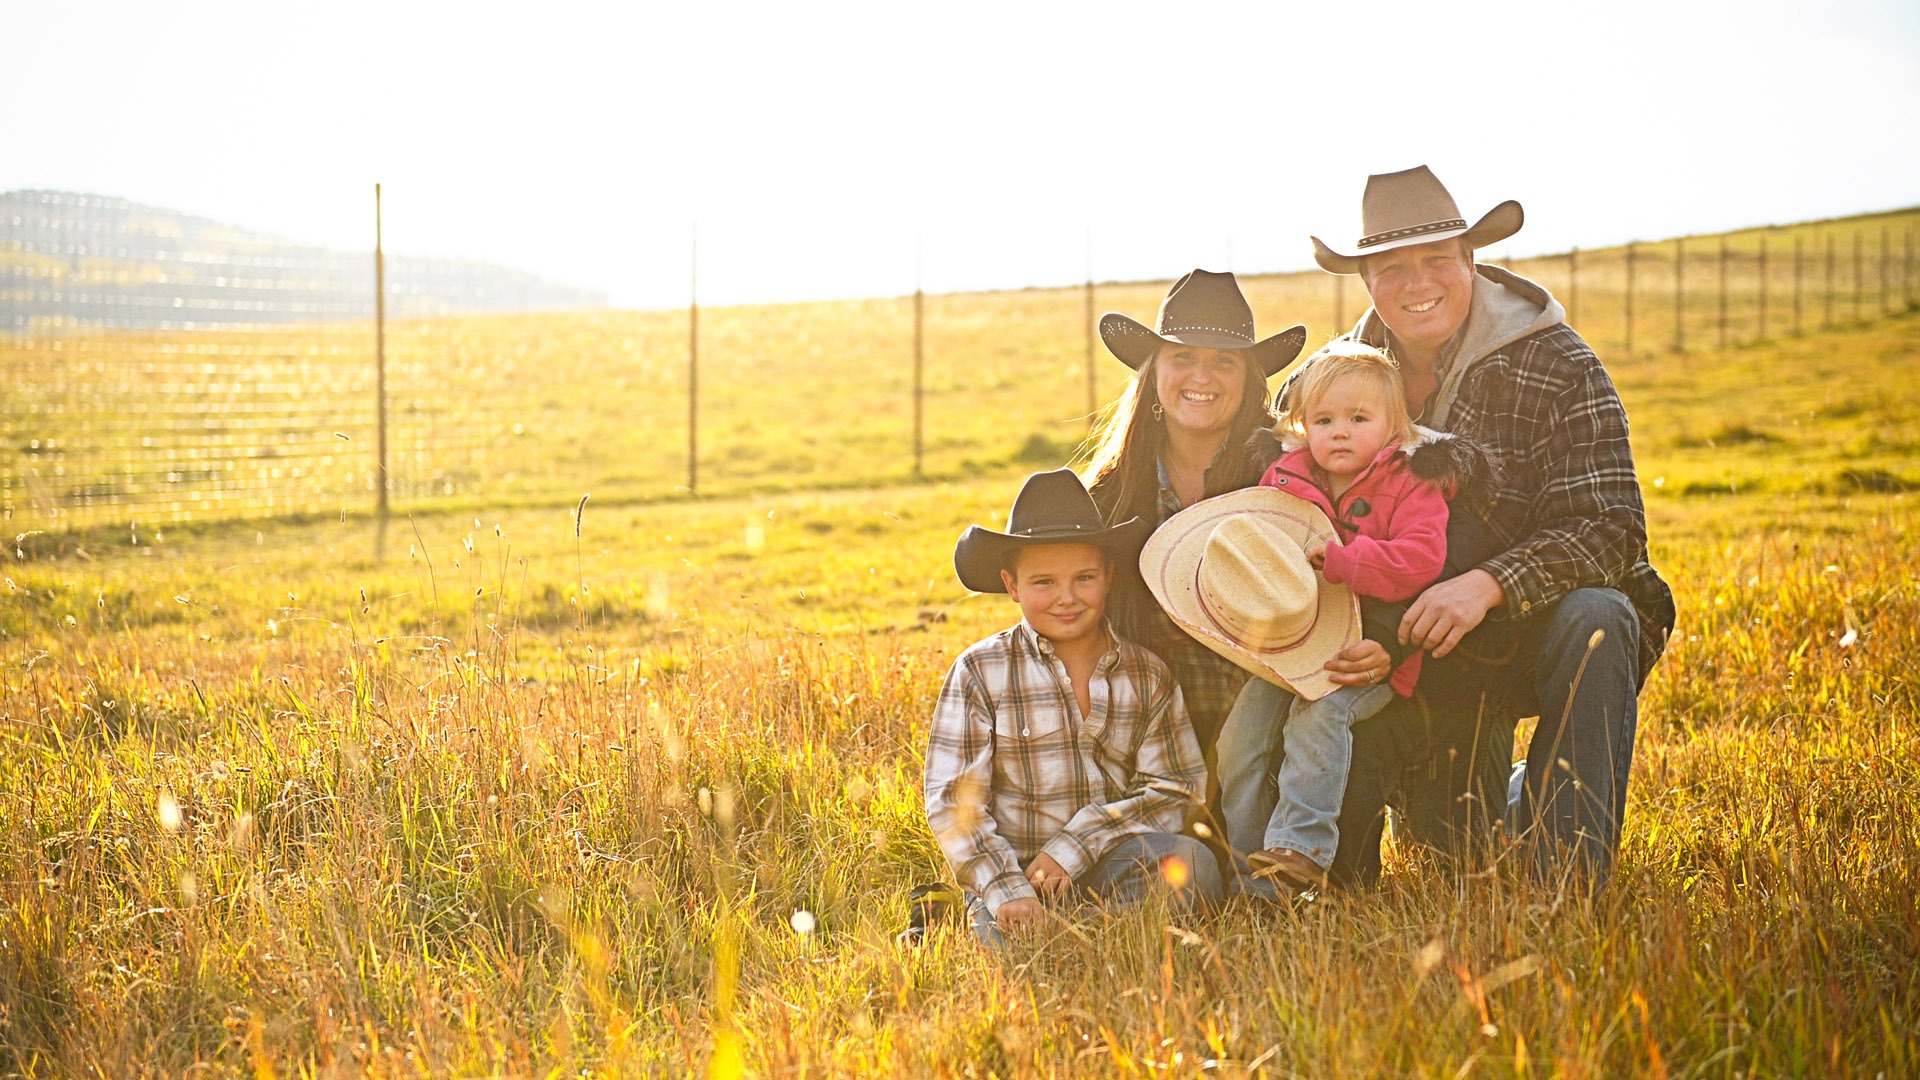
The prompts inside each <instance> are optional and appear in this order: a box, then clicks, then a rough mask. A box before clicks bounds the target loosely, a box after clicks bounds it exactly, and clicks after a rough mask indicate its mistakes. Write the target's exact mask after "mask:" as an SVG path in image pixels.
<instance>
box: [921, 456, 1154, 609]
mask: <svg viewBox="0 0 1920 1080" xmlns="http://www.w3.org/2000/svg"><path fill="white" fill-rule="evenodd" d="M1148 531H1149V530H1148V528H1147V523H1146V522H1145V521H1142V520H1141V519H1140V518H1137V517H1136V518H1131V519H1129V520H1127V521H1123V522H1121V523H1120V524H1118V525H1108V524H1107V523H1106V522H1104V521H1102V520H1100V511H1099V509H1098V508H1096V507H1095V506H1094V505H1093V496H1091V495H1089V494H1087V486H1086V485H1085V484H1083V483H1081V482H1080V478H1079V477H1078V476H1076V475H1074V472H1073V470H1072V469H1055V470H1054V471H1052V472H1043V473H1034V474H1033V475H1032V476H1029V477H1027V482H1026V483H1024V484H1022V485H1021V486H1020V494H1019V495H1017V496H1015V497H1014V500H1013V509H1012V510H1011V511H1009V512H1008V514H1007V531H1006V532H1003V533H999V532H994V531H993V530H992V529H985V528H981V527H980V526H978V525H969V526H967V531H966V532H963V533H961V534H960V542H959V543H957V544H955V545H953V569H954V571H955V572H956V573H958V574H959V575H960V584H962V585H965V586H966V587H967V588H969V589H972V590H973V591H974V592H981V593H996V592H997V593H1003V592H1006V591H1007V588H1006V585H1005V584H1004V583H1003V582H1001V580H1000V571H1001V570H1002V569H1004V568H1005V567H1006V566H1007V564H1008V563H1009V562H1011V561H1012V556H1013V553H1014V552H1015V551H1016V550H1017V549H1019V548H1022V547H1025V546H1027V545H1029V544H1092V545H1093V546H1095V547H1097V548H1099V549H1100V550H1102V551H1104V552H1106V553H1107V555H1108V556H1109V557H1110V558H1112V559H1113V561H1114V562H1116V563H1123V564H1126V563H1131V562H1132V561H1133V560H1134V559H1136V558H1138V557H1139V555H1140V545H1141V544H1142V543H1144V542H1145V541H1146V538H1147V533H1148Z"/></svg>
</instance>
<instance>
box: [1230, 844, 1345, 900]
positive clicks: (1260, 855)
mask: <svg viewBox="0 0 1920 1080" xmlns="http://www.w3.org/2000/svg"><path fill="white" fill-rule="evenodd" d="M1247 864H1248V865H1250V866H1252V867H1253V876H1254V877H1262V878H1272V879H1274V880H1275V881H1276V882H1279V883H1281V884H1284V885H1287V886H1289V887H1290V888H1292V889H1293V890H1294V891H1295V892H1306V891H1307V890H1309V889H1324V888H1326V887H1327V872H1326V871H1325V870H1322V869H1320V864H1319V863H1316V862H1314V861H1313V860H1312V859H1309V858H1307V857H1306V856H1305V855H1302V854H1301V853H1299V852H1297V851H1289V850H1288V849H1286V848H1268V849H1267V850H1265V851H1256V852H1254V853H1253V854H1251V855H1249V856H1247Z"/></svg>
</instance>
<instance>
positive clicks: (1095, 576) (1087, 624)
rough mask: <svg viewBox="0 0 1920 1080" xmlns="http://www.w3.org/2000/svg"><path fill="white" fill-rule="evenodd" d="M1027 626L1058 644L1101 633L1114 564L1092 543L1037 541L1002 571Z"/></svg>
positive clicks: (1010, 594)
mask: <svg viewBox="0 0 1920 1080" xmlns="http://www.w3.org/2000/svg"><path fill="white" fill-rule="evenodd" d="M1000 581H1001V583H1002V584H1004V585H1005V586H1006V587H1007V595H1008V596H1011V597H1013V600H1014V603H1017V604H1019V605H1020V613H1021V614H1022V615H1025V616H1026V617H1027V625H1029V626H1031V627H1033V628H1034V630H1035V631H1037V632H1039V634H1040V635H1041V636H1042V637H1045V638H1047V639H1048V640H1049V641H1052V642H1053V643H1054V644H1055V645H1062V644H1065V643H1068V642H1076V641H1080V640H1082V639H1085V638H1088V637H1090V636H1092V635H1095V634H1098V633H1100V620H1101V617H1102V616H1104V615H1105V614H1106V611H1107V590H1108V589H1109V588H1111V587H1112V585H1113V568H1112V566H1110V565H1109V564H1108V562H1107V557H1106V555H1105V554H1104V553H1103V552H1102V551H1101V550H1100V549H1099V548H1097V547H1094V546H1093V545H1092V544H1032V545H1029V546H1028V547H1026V548H1025V549H1023V550H1022V551H1021V552H1020V554H1019V556H1018V557H1017V558H1016V559H1015V560H1014V568H1013V570H1011V571H1007V570H1002V571H1000Z"/></svg>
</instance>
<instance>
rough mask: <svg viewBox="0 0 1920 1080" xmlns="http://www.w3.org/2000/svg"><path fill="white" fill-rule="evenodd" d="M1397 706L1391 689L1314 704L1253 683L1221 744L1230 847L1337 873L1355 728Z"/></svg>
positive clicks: (1339, 692) (1354, 690)
mask: <svg viewBox="0 0 1920 1080" xmlns="http://www.w3.org/2000/svg"><path fill="white" fill-rule="evenodd" d="M1392 699H1393V688H1392V687H1390V686H1388V685H1387V684H1385V683H1379V684H1376V685H1373V686H1342V687H1340V688H1339V689H1336V690H1335V691H1334V692H1333V693H1331V694H1328V695H1327V696H1326V697H1323V698H1321V699H1320V700H1318V701H1308V700H1306V699H1305V698H1300V697H1296V696H1294V695H1293V694H1291V693H1288V692H1287V691H1286V690H1283V689H1281V688H1280V687H1278V686H1275V685H1274V684H1273V683H1270V682H1268V681H1266V680H1265V679H1248V680H1247V684H1246V685H1245V686H1244V687H1242V688H1241V690H1240V696H1239V698H1237V699H1236V700H1235V701H1234V703H1233V711H1231V712H1229V713H1228V714H1227V720H1226V723H1225V724H1224V725H1223V726H1222V727H1221V729H1220V741H1219V742H1218V743H1217V744H1216V752H1217V754H1218V759H1219V763H1220V765H1219V769H1220V809H1221V815H1222V816H1223V817H1224V818H1225V819H1226V822H1225V824H1226V828H1227V843H1228V844H1230V845H1232V847H1233V849H1234V850H1235V851H1239V852H1242V853H1252V852H1255V851H1262V850H1266V849H1270V848H1284V849H1286V850H1288V851H1297V852H1299V853H1301V854H1302V855H1305V856H1306V857H1308V858H1310V859H1312V860H1313V861H1314V862H1315V863H1316V864H1318V865H1319V866H1320V868H1321V869H1322V870H1324V869H1326V868H1327V867H1329V866H1331V865H1332V864H1333V853H1334V850H1335V849H1336V848H1337V847H1338V846H1339V841H1340V830H1339V827H1338V825H1337V824H1336V822H1337V820H1338V818H1339V816H1340V803H1341V799H1342V797H1343V796H1345V794H1346V791H1347V770H1348V768H1349V766H1350V765H1351V764H1352V761H1353V725H1354V724H1357V723H1359V722H1360V721H1362V720H1365V719H1367V718H1368V717H1370V716H1372V715H1374V714H1375V713H1377V712H1379V711H1380V710H1381V709H1384V708H1386V706H1387V703H1388V702H1389V701H1391V700H1392ZM1283 717H1284V722H1283V719H1282V718H1283Z"/></svg>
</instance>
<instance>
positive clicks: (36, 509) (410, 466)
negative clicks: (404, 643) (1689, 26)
mask: <svg viewBox="0 0 1920 1080" xmlns="http://www.w3.org/2000/svg"><path fill="white" fill-rule="evenodd" d="M1916 225H1920V210H1912V209H1910V210H1904V211H1896V212H1891V213H1887V214H1877V215H1868V216H1864V217H1857V218H1848V219H1843V220H1838V221H1832V222H1814V223H1805V224H1797V225H1790V226H1778V227H1768V228H1760V229H1751V230H1746V231H1743V232H1739V233H1733V234H1729V235H1728V236H1726V237H1724V238H1723V237H1718V236H1711V237H1689V238H1685V239H1684V240H1682V241H1672V240H1668V241H1661V242H1659V243H1648V244H1640V245H1636V247H1635V256H1634V270H1633V293H1632V295H1633V302H1632V309H1633V310H1632V319H1631V324H1632V325H1631V328H1629V325H1628V322H1629V320H1628V318H1627V316H1628V287H1627V286H1628V274H1627V266H1626V252H1625V250H1624V249H1622V248H1607V249H1600V250H1593V251H1583V252H1581V253H1579V256H1578V270H1579V277H1578V288H1577V289H1576V288H1574V285H1575V280H1574V276H1573V270H1574V265H1573V263H1572V261H1571V260H1570V259H1569V258H1568V257H1566V256H1547V257H1540V258H1527V259H1518V260H1509V259H1508V258H1507V256H1506V255H1505V254H1504V253H1502V252H1500V251H1485V252H1481V253H1480V257H1481V258H1482V259H1483V260H1485V261H1491V262H1502V263H1510V264H1511V265H1512V266H1513V267H1514V268H1515V269H1516V270H1518V272H1520V273H1522V274H1525V275H1528V276H1530V277H1533V278H1535V279H1536V280H1538V281H1539V282H1541V283H1542V284H1544V285H1546V286H1547V287H1548V288H1550V289H1552V290H1554V291H1555V293H1556V294H1557V295H1559V296H1560V298H1561V299H1562V301H1563V302H1564V303H1566V304H1567V305H1568V306H1569V308H1570V309H1571V310H1572V316H1573V318H1572V321H1573V322H1574V323H1575V325H1577V326H1579V327H1580V328H1581V330H1582V332H1583V333H1584V334H1586V335H1587V337H1588V339H1589V340H1590V341H1592V342H1593V343H1594V345H1595V347H1596V348H1598V349H1599V350H1600V351H1601V354H1602V355H1603V356H1605V357H1607V358H1608V360H1609V362H1618V363H1623V364H1624V363H1630V362H1634V361H1637V360H1644V359H1653V358H1656V357H1660V358H1664V357H1666V356H1668V355H1670V354H1671V352H1672V349H1673V346H1674V344H1675V339H1676V326H1675V320H1676V318H1678V319H1680V320H1682V325H1681V326H1680V327H1679V333H1678V335H1677V336H1678V338H1679V344H1680V345H1682V346H1683V347H1684V348H1686V349H1687V350H1688V351H1689V352H1698V351H1701V350H1706V349H1717V348H1719V346H1720V333H1719V325H1720V321H1721V303H1720V286H1721V281H1722V277H1721V269H1722V267H1721V261H1720V254H1719V252H1720V245H1721V243H1722V241H1723V240H1724V241H1725V243H1726V245H1727V249H1728V252H1729V257H1728V259H1727V260H1726V264H1725V283H1726V292H1727V305H1726V323H1727V327H1728V331H1727V339H1728V345H1729V346H1732V345H1737V344H1749V343H1752V342H1753V341H1755V340H1756V339H1758V338H1760V337H1762V336H1765V337H1767V338H1770V339H1779V340H1791V338H1792V336H1793V334H1792V332H1793V331H1794V330H1795V329H1798V330H1799V331H1800V332H1801V334H1803V335H1804V334H1807V333H1813V332H1816V331H1820V330H1822V329H1829V328H1833V327H1852V326H1860V325H1864V324H1869V323H1872V322H1874V321H1877V320H1878V319H1880V318H1882V317H1883V316H1884V315H1886V314H1888V313H1893V312H1904V311H1907V310H1909V308H1910V306H1911V303H1912V302H1913V301H1914V300H1915V299H1916V298H1920V294H1916V293H1915V291H1914V282H1913V275H1914V270H1915V262H1914V259H1913V252H1912V245H1911V239H1912V235H1913V232H1914V229H1915V226H1916ZM1856 243H1857V244H1858V245H1859V257H1858V259H1856V258H1855V245H1856ZM1762 244H1765V245H1766V249H1767V251H1768V253H1769V254H1768V258H1767V261H1766V263H1765V273H1764V275H1763V274H1762V272H1761V271H1762V264H1761V257H1760V252H1761V245H1762ZM1796 244H1797V245H1799V249H1800V251H1801V257H1800V264H1799V275H1798V276H1799V278H1800V282H1799V287H1798V289H1797V290H1796V288H1795V284H1794V277H1795V269H1794V266H1795V264H1794V262H1793V256H1792V252H1793V250H1794V246H1795V245H1796ZM1829 245H1831V246H1832V250H1833V265H1832V267H1831V275H1829V273H1828V270H1829V266H1828V261H1827V254H1828V248H1829ZM1676 248H1677V250H1678V251H1679V252H1680V253H1681V254H1682V256H1683V258H1682V259H1681V263H1682V264H1683V267H1684V268H1683V270H1682V272H1681V273H1680V275H1679V277H1678V279H1676V275H1675V266H1676V260H1675V254H1676ZM1305 255H1306V252H1305V250H1304V249H1303V250H1302V251H1301V253H1300V257H1302V258H1304V257H1305ZM0 257H3V256H0ZM1763 281H1764V283H1765V284H1764V289H1763V285H1762V283H1763ZM1167 284H1168V283H1167V282H1145V283H1133V284H1102V285H1099V286H1098V287H1097V288H1096V289H1095V293H1094V297H1093V306H1094V309H1095V311H1096V312H1099V311H1108V310H1118V311H1125V312H1129V313H1131V314H1133V315H1135V316H1136V317H1139V318H1143V319H1150V318H1151V316H1152V314H1153V312H1154V311H1155V309H1156V308H1157V306H1158V304H1159V301H1160V298H1161V297H1162V296H1163V295H1164V294H1165V291H1166V287H1167ZM1680 285H1683V286H1684V288H1683V289H1682V290H1681V293H1680V295H1681V297H1682V299H1683V301H1684V302H1683V303H1682V304H1680V305H1679V306H1678V307H1677V308H1676V305H1675V303H1674V300H1675V290H1676V286H1680ZM1245 286H1246V290H1247V294H1248V298H1249V301H1250V302H1251V304H1252V306H1253V309H1254V314H1255V317H1256V322H1257V324H1258V325H1259V326H1260V328H1261V329H1262V331H1263V332H1265V333H1269V334H1270V333H1274V332H1277V331H1278V330H1281V329H1284V328H1285V327H1286V326H1289V325H1291V324H1293V323H1296V322H1299V323H1305V324H1306V325H1307V326H1308V329H1309V331H1310V336H1309V340H1310V342H1312V343H1315V344H1317V343H1319V342H1321V341H1324V340H1325V339H1326V338H1328V337H1330V336H1331V335H1332V334H1333V333H1334V332H1335V330H1336V328H1338V329H1344V328H1345V327H1346V326H1348V325H1350V324H1351V323H1352V321H1353V320H1354V319H1355V318H1356V317H1357V316H1358V315H1359V313H1360V311H1361V310H1362V309H1363V307H1364V303H1365V302H1364V294H1363V291H1362V289H1361V287H1360V284H1359V282H1358V280H1357V279H1352V278H1345V279H1342V278H1335V277H1333V276H1331V275H1328V274H1323V273H1320V272H1319V271H1317V270H1316V271H1311V272H1304V273H1294V274H1276V275H1261V276H1249V277H1248V278H1247V279H1246V280H1245ZM1763 293H1764V296H1765V298H1766V299H1765V302H1766V311H1765V314H1764V316H1763V314H1762V311H1761V303H1762V296H1763ZM1796 294H1797V295H1798V296H1799V312H1798V315H1797V316H1796V314H1795V311H1794V303H1795V301H1794V297H1795V296H1796ZM1087 304H1088V302H1087V297H1086V295H1085V292H1084V291H1083V290H1080V289H1029V290H1021V291H1018V292H1004V293H988V294H957V295H944V296H930V297H927V298H926V301H925V320H924V321H925V328H924V341H923V348H922V352H923V372H922V376H921V378H922V383H923V386H924V398H923V401H922V412H923V418H922V432H921V460H920V461H919V462H918V464H919V466H920V471H919V473H918V474H917V475H916V473H915V465H916V462H915V458H914V420H913V412H914V406H913V387H914V372H913V300H912V298H911V297H895V298H884V299H873V300H857V301H844V302H839V303H811V304H778V305H766V306H757V307H721V308H707V309H702V311H701V313H700V373H699V386H700V403H699V409H698V413H699V419H698V443H699V447H700V453H699V462H698V476H697V485H696V486H697V487H698V489H699V492H700V493H701V494H703V495H708V496H728V497H731V496H742V495H751V494H755V493H761V492H771V491H781V490H790V489H792V488H796V487H800V488H812V487H821V486H831V487H841V488H848V487H852V488H859V487H868V486H871V485H875V484H900V483H912V482H916V481H920V480H948V481H965V480H968V479H972V478H977V477H982V476H994V475H999V474H1001V473H1003V472H1004V471H1006V470H1007V469H1009V468H1019V467H1021V466H1026V467H1045V466H1050V465H1052V464H1054V463H1056V462H1058V461H1059V460H1060V459H1061V458H1063V457H1064V456H1065V455H1066V453H1067V452H1068V450H1069V449H1070V448H1071V447H1072V446H1073V445H1074V443H1075V442H1076V441H1077V440H1078V439H1079V438H1080V437H1081V436H1082V435H1083V434H1084V433H1085V431H1086V416H1087V414H1088V412H1089V411H1090V408H1091V406H1090V404H1089V399H1088V393H1087V383H1088V370H1087V368H1088V355H1087V353H1088V332H1089V328H1090V325H1091V321H1092V320H1090V319H1089V318H1088V317H1087ZM688 322H689V320H688V316H687V313H686V312H685V311H664V312H632V311H598V312H570V313H557V314H551V315H538V316H513V317H479V318H461V319H445V320H406V321H396V322H395V323H393V324H392V325H391V326H390V327H389V329H388V336H387V378H388V412H389V431H388V454H389V462H390V466H391V469H392V473H393V478H394V483H393V488H392V494H393V498H394V500H395V502H394V504H395V505H396V506H398V507H400V508H402V509H404V510H413V511H421V512H428V511H436V510H449V509H457V508H459V507H461V506H469V507H481V506H501V505H513V504H518V505H536V504H547V505H559V504H562V503H565V504H571V503H572V502H573V501H574V500H575V499H578V498H579V497H580V495H581V494H582V493H584V492H592V493H593V495H594V496H595V497H596V498H598V499H600V500H603V501H632V500H639V499H650V500H672V499H677V498H683V497H684V496H685V493H686V492H685V488H686V484H687V482H688V479H689V475H688V468H687V451H688V401H687V397H688V355H687V352H688V350H687V346H688ZM1629 329H1631V332H1630V333H1629ZM1763 331H1764V334H1763ZM1629 339H1631V348H1629V347H1628V345H1629ZM1094 352H1095V355H1094V356H1093V382H1094V387H1095V390H1096V392H1097V395H1096V396H1097V398H1098V400H1099V401H1102V402H1104V401H1107V400H1110V399H1111V398H1112V397H1113V396H1114V395H1115V394H1116V393H1117V392H1118V391H1119V389H1120V387H1121V386H1122V385H1123V383H1124V381H1125V379H1126V377H1127V375H1128V372H1127V371H1126V369H1125V368H1124V367H1122V366H1121V365H1120V364H1119V363H1118V362H1117V361H1115V360H1113V359H1112V358H1111V357H1109V356H1108V355H1107V353H1106V351H1105V350H1104V349H1103V348H1100V347H1099V346H1097V345H1096V346H1095V347H1094ZM0 380H4V382H5V384H6V385H7V386H8V387H9V391H10V392H9V394H8V395H7V396H6V397H5V398H3V399H0V507H5V508H7V509H8V510H9V511H10V513H11V515H12V521H13V522H14V527H15V528H16V530H21V529H29V528H37V529H56V530H57V529H65V528H72V527H76V526H85V525H92V524H100V523H103V522H111V523H114V524H117V525H127V524H129V523H131V522H141V523H145V524H147V525H148V526H150V527H151V526H155V525H158V526H166V525H170V524H175V523H178V522H182V521H207V520H214V519H219V518H222V517H231V516H235V515H247V516H262V515H267V514H284V513H287V512H289V511H292V512H299V513H308V514H330V515H337V514H339V513H341V512H342V511H343V510H344V511H348V512H359V511H366V510H369V509H371V508H372V506H373V504H374V498H375V496H374V472H375V461H376V448H377V446H378V443H379V429H378V427H377V424H376V395H375V393H374V384H375V375H374V340H373V328H372V326H371V325H369V324H365V323H359V324H356V323H328V324H321V325H317V326H295V327H286V326H272V327H262V328H259V329H255V330H221V331H207V332H202V333H167V334H159V333H98V332H94V333H67V334H59V335H54V334H46V335H37V336H28V337H12V336H0ZM1036 385H1037V386H1041V387H1044V388H1046V389H1047V390H1048V394H1047V395H1035V394H1033V393H1031V392H1030V389H1031V388H1032V387H1034V386H1036Z"/></svg>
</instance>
